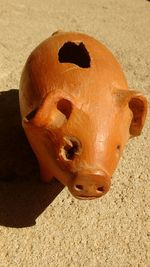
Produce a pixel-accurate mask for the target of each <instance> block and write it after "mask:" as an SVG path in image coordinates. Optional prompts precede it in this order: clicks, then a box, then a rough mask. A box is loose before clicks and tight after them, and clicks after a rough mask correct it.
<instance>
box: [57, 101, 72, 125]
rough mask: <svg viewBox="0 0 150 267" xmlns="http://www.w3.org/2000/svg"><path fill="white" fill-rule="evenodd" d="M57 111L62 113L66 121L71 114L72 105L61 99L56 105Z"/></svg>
mask: <svg viewBox="0 0 150 267" xmlns="http://www.w3.org/2000/svg"><path fill="white" fill-rule="evenodd" d="M57 109H58V110H59V111H60V112H61V113H63V114H64V115H65V116H66V118H67V120H68V119H69V117H70V115H71V112H72V103H71V102H70V101H69V100H67V99H65V98H62V99H60V100H59V101H58V103H57Z"/></svg>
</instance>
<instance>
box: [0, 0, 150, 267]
mask: <svg viewBox="0 0 150 267" xmlns="http://www.w3.org/2000/svg"><path fill="white" fill-rule="evenodd" d="M57 29H63V30H65V31H70V30H71V31H81V32H85V33H88V34H90V35H92V36H94V37H95V38H97V39H99V40H101V41H102V42H103V43H104V44H105V45H106V46H108V47H109V49H111V50H112V52H113V53H114V55H115V56H116V57H117V59H118V60H119V62H120V64H121V65H122V67H123V69H124V72H125V75H126V77H127V80H128V83H129V86H130V88H135V89H137V90H139V91H141V92H142V93H143V94H145V95H146V96H147V98H148V99H150V2H149V1H146V0H132V1H131V0H107V1H106V0H97V1H96V0H77V1H75V0H74V1H72V0H70V1H69V0H64V1H60V0H42V1H41V0H0V91H1V94H0V267H30V266H34V267H39V266H41V267H48V266H50V267H57V266H58V267H67V266H68V267H80V266H86V267H129V266H130V267H149V266H150V257H149V252H150V251H148V245H149V243H148V242H149V239H150V228H149V226H150V225H149V220H148V219H149V215H150V214H149V212H150V209H149V197H150V191H149V185H150V184H149V176H150V119H149V114H148V117H147V121H146V124H145V127H144V130H143V133H142V135H141V136H140V137H138V138H134V139H132V140H130V141H129V143H128V145H127V146H126V150H125V151H124V154H123V157H122V159H121V161H120V163H119V165H118V168H117V171H116V172H115V174H114V176H113V181H112V186H111V190H110V192H109V193H108V194H107V195H106V196H105V197H104V198H102V199H98V200H95V201H89V202H88V201H83V202H82V201H78V200H76V199H74V198H73V197H72V196H71V195H70V194H69V192H68V190H67V189H66V188H65V189H63V187H62V186H61V185H60V184H59V183H58V182H55V181H54V182H52V183H51V184H49V185H43V184H42V183H40V182H39V180H38V179H39V172H38V166H37V162H36V160H35V158H34V156H33V154H32V151H31V149H30V147H29V146H28V144H27V142H26V139H25V136H24V133H23V131H22V129H21V127H20V119H19V106H18V91H17V90H18V88H19V79H20V74H21V71H22V68H23V65H24V63H25V60H26V58H27V56H28V55H29V53H30V52H31V51H32V49H33V48H34V47H35V46H36V45H38V44H39V42H41V41H42V40H43V39H45V38H47V37H48V36H50V35H51V34H52V33H53V32H54V31H56V30H57ZM62 189H63V190H62Z"/></svg>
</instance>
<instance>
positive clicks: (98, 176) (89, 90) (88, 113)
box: [19, 32, 147, 199]
mask: <svg viewBox="0 0 150 267" xmlns="http://www.w3.org/2000/svg"><path fill="white" fill-rule="evenodd" d="M19 97H20V109H21V116H22V125H23V128H24V130H25V133H26V136H27V138H28V140H29V142H30V144H31V147H32V149H33V151H34V153H35V155H36V157H37V160H38V162H39V167H40V172H41V178H42V180H43V181H45V182H49V181H50V180H51V179H52V178H53V177H55V178H57V179H58V180H59V181H60V182H62V183H63V184H64V185H66V186H68V188H69V191H70V192H71V193H72V195H73V196H74V197H76V198H78V199H94V198H98V197H101V196H103V195H104V194H106V193H107V192H108V190H109V188H110V184H111V177H112V174H113V172H114V171H115V169H116V167H117V163H118V161H119V159H120V156H121V155H122V152H123V149H124V147H125V144H126V143H127V141H128V139H129V138H131V137H134V136H138V135H140V133H141V130H142V128H143V125H144V121H145V117H146V113H147V101H146V98H145V97H144V96H143V95H141V94H140V93H138V92H136V91H134V90H129V89H128V85H127V81H126V79H125V76H124V74H123V71H122V69H121V67H120V65H119V64H118V62H117V61H116V59H115V58H114V56H113V55H112V53H111V52H110V51H109V50H108V49H107V48H106V47H105V46H104V45H103V44H101V43H100V42H99V41H97V40H95V39H94V38H92V37H90V36H88V35H86V34H82V33H76V32H56V33H54V34H53V35H52V36H51V37H50V38H48V39H47V40H45V41H44V42H42V43H41V44H40V45H39V46H38V47H37V48H35V49H34V50H33V52H32V53H31V55H30V56H29V58H28V59H27V62H26V64H25V67H24V69H23V72H22V76H21V81H20V94H19Z"/></svg>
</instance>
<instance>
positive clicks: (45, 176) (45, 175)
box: [40, 164, 54, 183]
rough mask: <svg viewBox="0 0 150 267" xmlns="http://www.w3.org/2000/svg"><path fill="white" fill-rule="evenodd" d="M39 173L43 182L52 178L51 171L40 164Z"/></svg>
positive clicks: (47, 181)
mask: <svg viewBox="0 0 150 267" xmlns="http://www.w3.org/2000/svg"><path fill="white" fill-rule="evenodd" d="M40 174H41V179H42V181H43V182H45V183H49V182H50V181H51V180H52V179H53V178H54V175H53V174H52V172H50V171H49V170H47V169H46V168H45V166H43V165H42V164H40Z"/></svg>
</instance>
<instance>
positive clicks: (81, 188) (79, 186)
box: [75, 184, 83, 191]
mask: <svg viewBox="0 0 150 267" xmlns="http://www.w3.org/2000/svg"><path fill="white" fill-rule="evenodd" d="M75 189H76V190H77V191H82V190H83V185H80V184H77V185H75Z"/></svg>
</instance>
